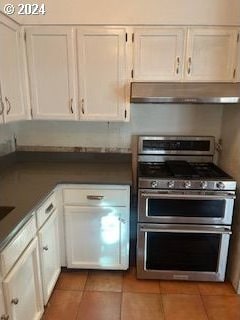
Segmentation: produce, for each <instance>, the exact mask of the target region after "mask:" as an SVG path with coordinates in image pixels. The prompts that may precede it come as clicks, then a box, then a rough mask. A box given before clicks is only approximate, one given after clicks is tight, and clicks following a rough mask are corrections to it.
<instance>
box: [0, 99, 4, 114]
mask: <svg viewBox="0 0 240 320" xmlns="http://www.w3.org/2000/svg"><path fill="white" fill-rule="evenodd" d="M0 99H1V97H0ZM0 105H1V110H0V116H1V115H2V114H3V111H4V103H3V101H2V99H1V101H0Z"/></svg>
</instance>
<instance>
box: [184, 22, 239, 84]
mask: <svg viewBox="0 0 240 320" xmlns="http://www.w3.org/2000/svg"><path fill="white" fill-rule="evenodd" d="M236 46H237V29H234V28H213V27H211V28H190V29H189V33H188V42H187V52H186V65H185V79H186V80H191V81H234V80H235V73H236V70H235V68H236V51H237V50H236V49H237V47H236Z"/></svg>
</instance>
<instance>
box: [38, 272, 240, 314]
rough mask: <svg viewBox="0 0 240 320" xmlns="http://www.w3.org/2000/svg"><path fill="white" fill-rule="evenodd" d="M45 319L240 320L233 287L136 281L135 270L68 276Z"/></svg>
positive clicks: (60, 282) (238, 299)
mask: <svg viewBox="0 0 240 320" xmlns="http://www.w3.org/2000/svg"><path fill="white" fill-rule="evenodd" d="M42 319H43V320H240V296H238V295H236V294H235V292H234V290H233V288H232V286H231V285H230V284H229V283H209V282H208V283H204V282H201V283H199V282H177V281H157V280H137V279H136V276H135V269H134V268H131V269H130V270H128V271H126V272H121V271H71V272H69V271H63V272H62V273H61V275H60V278H59V280H58V282H57V284H56V287H55V290H54V292H53V294H52V297H51V298H50V301H49V303H48V306H47V308H46V310H45V313H44V316H43V318H42Z"/></svg>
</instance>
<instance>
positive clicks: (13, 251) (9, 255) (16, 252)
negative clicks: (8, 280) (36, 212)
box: [0, 216, 36, 276]
mask: <svg viewBox="0 0 240 320" xmlns="http://www.w3.org/2000/svg"><path fill="white" fill-rule="evenodd" d="M35 234H36V223H35V216H33V217H32V218H31V219H30V220H29V221H28V222H27V224H26V225H25V226H24V227H23V228H22V229H21V230H20V231H19V232H18V233H17V235H16V236H15V237H14V239H13V240H12V241H11V242H10V243H9V244H8V245H7V247H6V248H5V249H4V250H3V251H2V252H1V255H0V256H1V269H2V274H3V276H4V275H6V274H7V273H8V272H9V270H10V269H11V268H12V266H13V265H14V263H15V262H16V261H17V260H18V258H19V257H20V255H21V254H22V252H23V251H24V250H25V248H26V247H27V246H28V244H29V243H30V242H31V240H32V239H33V238H34V236H35Z"/></svg>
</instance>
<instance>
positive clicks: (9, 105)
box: [5, 97, 12, 114]
mask: <svg viewBox="0 0 240 320" xmlns="http://www.w3.org/2000/svg"><path fill="white" fill-rule="evenodd" d="M5 101H6V105H7V111H6V113H7V114H9V112H10V110H11V108H12V106H11V102H10V101H9V100H8V98H7V97H5Z"/></svg>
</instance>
